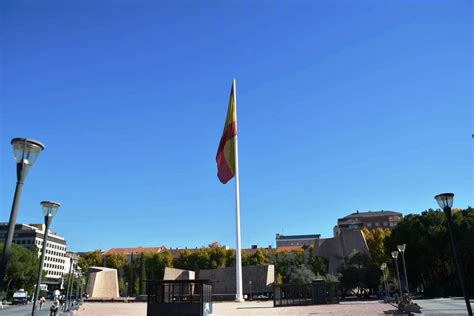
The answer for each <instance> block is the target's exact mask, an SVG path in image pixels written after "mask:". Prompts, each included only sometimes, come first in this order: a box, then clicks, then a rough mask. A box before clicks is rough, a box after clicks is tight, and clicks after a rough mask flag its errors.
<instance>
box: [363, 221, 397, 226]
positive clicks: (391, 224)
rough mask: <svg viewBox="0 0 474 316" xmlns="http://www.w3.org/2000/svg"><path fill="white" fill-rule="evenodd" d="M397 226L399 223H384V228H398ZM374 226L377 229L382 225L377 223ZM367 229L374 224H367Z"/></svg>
mask: <svg viewBox="0 0 474 316" xmlns="http://www.w3.org/2000/svg"><path fill="white" fill-rule="evenodd" d="M396 225H397V223H390V224H389V223H388V222H383V226H384V227H388V226H390V227H394V226H396ZM374 226H375V227H380V223H379V222H375V223H374ZM367 227H372V223H367Z"/></svg>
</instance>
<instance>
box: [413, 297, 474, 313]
mask: <svg viewBox="0 0 474 316" xmlns="http://www.w3.org/2000/svg"><path fill="white" fill-rule="evenodd" d="M469 301H470V302H471V306H474V300H469ZM415 302H416V303H417V304H418V305H420V306H421V307H422V309H421V312H422V314H423V315H426V316H435V315H450V316H467V315H468V313H467V308H466V302H465V301H464V298H463V297H450V298H435V299H426V300H415Z"/></svg>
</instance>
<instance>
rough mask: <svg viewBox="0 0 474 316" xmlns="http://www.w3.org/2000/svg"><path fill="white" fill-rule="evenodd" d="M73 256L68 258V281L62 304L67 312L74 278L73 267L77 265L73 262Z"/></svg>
mask: <svg viewBox="0 0 474 316" xmlns="http://www.w3.org/2000/svg"><path fill="white" fill-rule="evenodd" d="M74 259H75V258H74V255H73V254H71V257H70V261H69V262H70V266H69V275H68V279H67V280H68V281H67V290H66V303H65V304H64V309H63V310H64V311H65V312H67V311H68V310H69V305H70V296H71V292H72V291H73V290H74V288H73V287H72V283H73V282H74V278H73V273H74V270H75V265H76V264H77V263H76V260H74Z"/></svg>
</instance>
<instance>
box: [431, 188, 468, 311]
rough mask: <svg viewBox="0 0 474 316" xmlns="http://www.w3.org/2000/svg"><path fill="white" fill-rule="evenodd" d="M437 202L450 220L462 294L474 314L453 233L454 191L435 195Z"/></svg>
mask: <svg viewBox="0 0 474 316" xmlns="http://www.w3.org/2000/svg"><path fill="white" fill-rule="evenodd" d="M435 199H436V202H438V205H439V207H441V208H442V209H443V212H444V215H445V216H446V219H447V222H448V230H449V236H450V238H451V246H452V248H453V256H454V262H455V263H456V269H457V270H458V276H459V282H460V283H461V290H462V294H463V295H464V300H465V301H466V307H467V312H468V313H469V316H472V309H471V303H470V302H469V297H467V293H466V290H465V288H464V278H463V275H462V270H461V264H460V263H459V259H458V250H457V248H456V242H455V240H454V234H453V219H452V216H451V207H452V206H453V199H454V194H453V193H441V194H438V195H437V196H435Z"/></svg>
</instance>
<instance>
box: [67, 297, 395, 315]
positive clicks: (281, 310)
mask: <svg viewBox="0 0 474 316" xmlns="http://www.w3.org/2000/svg"><path fill="white" fill-rule="evenodd" d="M387 310H394V308H393V306H391V305H389V304H384V303H383V302H380V301H368V302H342V303H340V304H329V305H312V306H294V307H276V308H274V307H273V301H265V302H259V301H253V302H244V303H234V302H220V303H214V304H213V315H214V316H234V315H236V316H247V315H249V316H250V315H251V316H254V315H255V316H257V315H258V316H260V315H262V316H265V315H282V316H283V315H285V316H300V315H301V316H303V315H304V316H312V315H354V316H357V315H384V311H387ZM74 315H75V316H86V315H87V316H108V315H117V316H124V315H134V316H145V315H146V303H85V304H83V305H82V306H81V307H80V308H79V311H78V312H76V313H74Z"/></svg>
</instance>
